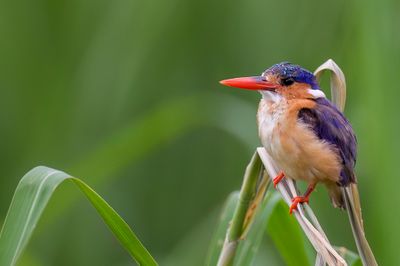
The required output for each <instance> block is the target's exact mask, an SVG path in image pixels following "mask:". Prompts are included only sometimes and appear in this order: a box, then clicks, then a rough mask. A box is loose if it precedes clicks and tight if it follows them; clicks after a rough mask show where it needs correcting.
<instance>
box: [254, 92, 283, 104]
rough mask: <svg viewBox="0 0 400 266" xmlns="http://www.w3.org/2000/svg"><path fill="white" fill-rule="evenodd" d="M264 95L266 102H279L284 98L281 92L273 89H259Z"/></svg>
mask: <svg viewBox="0 0 400 266" xmlns="http://www.w3.org/2000/svg"><path fill="white" fill-rule="evenodd" d="M259 92H260V93H261V95H262V97H263V99H264V100H265V101H266V102H273V103H276V102H279V101H281V100H282V96H281V95H280V94H279V93H276V92H273V91H264V90H260V91H259Z"/></svg>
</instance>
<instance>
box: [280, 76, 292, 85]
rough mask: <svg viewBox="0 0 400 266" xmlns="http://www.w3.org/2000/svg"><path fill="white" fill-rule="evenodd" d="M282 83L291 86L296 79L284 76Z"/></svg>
mask: <svg viewBox="0 0 400 266" xmlns="http://www.w3.org/2000/svg"><path fill="white" fill-rule="evenodd" d="M281 83H282V85H284V86H290V85H292V84H293V83H294V79H293V78H283V79H282V80H281Z"/></svg>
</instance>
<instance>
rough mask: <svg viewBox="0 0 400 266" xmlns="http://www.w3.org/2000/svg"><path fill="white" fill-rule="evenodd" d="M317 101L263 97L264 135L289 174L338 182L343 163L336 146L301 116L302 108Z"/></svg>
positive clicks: (261, 121)
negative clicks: (275, 100) (298, 115)
mask: <svg viewBox="0 0 400 266" xmlns="http://www.w3.org/2000/svg"><path fill="white" fill-rule="evenodd" d="M314 105H315V103H314V102H313V101H311V100H306V99H296V100H287V99H285V98H282V99H281V100H280V101H279V102H275V103H271V102H266V101H265V100H264V99H262V100H261V102H260V106H259V110H258V114H257V120H258V126H259V135H260V139H261V142H262V144H263V146H264V147H265V149H266V150H267V152H268V153H269V154H270V155H271V157H272V158H273V159H274V160H275V161H276V163H277V164H278V167H279V168H281V170H283V171H284V172H285V174H286V175H287V176H289V177H291V178H293V179H301V180H306V181H308V182H318V181H322V182H328V181H333V182H337V181H338V180H339V174H340V169H341V165H340V160H339V157H338V156H337V153H336V152H335V148H334V147H332V146H331V145H330V144H328V143H326V142H324V141H321V140H320V139H319V138H318V137H317V136H316V135H315V134H314V132H313V131H312V130H311V129H310V128H309V127H308V126H307V125H306V124H304V123H302V122H301V121H300V120H298V119H297V114H298V112H299V110H300V109H301V108H313V106H314Z"/></svg>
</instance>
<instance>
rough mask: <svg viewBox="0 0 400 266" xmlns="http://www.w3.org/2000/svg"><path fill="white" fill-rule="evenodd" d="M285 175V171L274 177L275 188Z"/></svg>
mask: <svg viewBox="0 0 400 266" xmlns="http://www.w3.org/2000/svg"><path fill="white" fill-rule="evenodd" d="M284 177H285V174H284V173H283V172H279V174H278V175H277V176H276V177H275V178H274V179H273V182H274V188H276V186H277V185H278V184H279V182H281V180H282V179H283V178H284Z"/></svg>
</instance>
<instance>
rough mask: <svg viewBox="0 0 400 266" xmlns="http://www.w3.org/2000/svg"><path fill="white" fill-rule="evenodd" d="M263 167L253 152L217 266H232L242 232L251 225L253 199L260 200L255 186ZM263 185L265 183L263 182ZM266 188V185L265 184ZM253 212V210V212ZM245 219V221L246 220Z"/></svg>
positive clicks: (254, 206)
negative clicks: (250, 213) (250, 215)
mask: <svg viewBox="0 0 400 266" xmlns="http://www.w3.org/2000/svg"><path fill="white" fill-rule="evenodd" d="M262 172H263V167H262V163H261V159H260V157H259V156H258V153H257V152H255V153H254V155H253V157H252V158H251V161H250V163H249V164H248V165H247V168H246V171H245V174H244V179H243V184H242V188H241V189H240V194H239V201H238V204H237V205H236V209H235V212H234V214H233V218H232V221H231V224H230V226H229V228H228V230H227V234H226V237H225V241H224V245H223V247H222V250H221V254H220V256H219V259H218V265H219V266H229V265H232V264H233V260H234V258H235V254H236V250H237V247H238V245H239V241H240V239H241V238H242V237H243V232H245V231H246V228H247V227H248V226H249V225H250V224H251V222H249V221H248V220H249V218H250V219H251V217H249V216H248V213H249V210H250V209H252V208H253V209H255V208H256V207H257V205H252V203H253V202H254V201H253V199H255V198H256V199H257V198H262V197H256V193H257V191H260V190H257V184H258V181H259V179H260V177H261V175H262ZM263 183H264V184H265V182H263ZM265 186H268V184H265ZM264 192H265V189H262V190H261V192H260V193H264ZM254 211H255V210H254ZM246 217H247V219H246Z"/></svg>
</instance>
